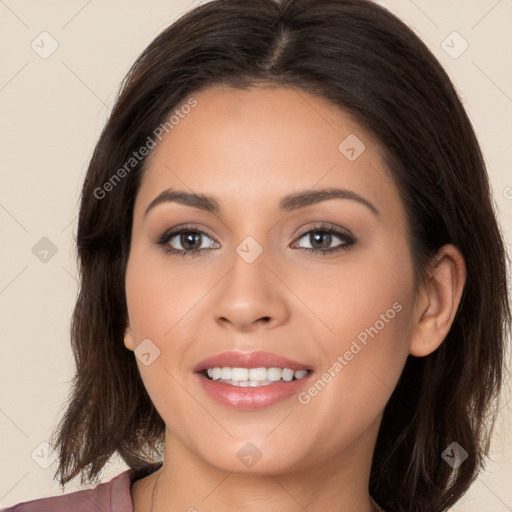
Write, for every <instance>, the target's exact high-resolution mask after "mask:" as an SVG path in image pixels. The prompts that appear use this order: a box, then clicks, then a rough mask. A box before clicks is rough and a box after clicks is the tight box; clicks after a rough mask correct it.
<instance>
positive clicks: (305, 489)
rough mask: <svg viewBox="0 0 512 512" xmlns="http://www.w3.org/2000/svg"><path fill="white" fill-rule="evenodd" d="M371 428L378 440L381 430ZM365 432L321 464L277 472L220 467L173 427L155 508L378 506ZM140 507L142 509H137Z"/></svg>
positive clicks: (365, 509)
mask: <svg viewBox="0 0 512 512" xmlns="http://www.w3.org/2000/svg"><path fill="white" fill-rule="evenodd" d="M377 431H378V425H377V429H376V430H375V432H373V431H372V432H368V433H367V435H370V436H373V441H375V438H376V437H375V436H376V432H377ZM370 444H371V449H369V443H368V438H365V439H363V438H361V439H359V440H357V441H355V442H354V443H352V444H351V445H350V446H349V447H347V448H346V449H344V450H343V451H340V452H339V453H337V454H333V455H332V457H330V458H328V459H327V460H326V459H325V458H324V459H322V460H320V461H318V462H317V463H316V464H315V463H314V464H311V465H309V466H307V467H305V466H306V465H307V464H302V465H301V469H298V470H295V471H291V472H286V473H283V472H280V473H274V472H272V471H260V472H256V471H253V472H250V473H235V472H233V471H223V470H221V469H219V468H216V467H214V466H212V465H210V464H208V463H206V462H205V461H204V460H203V459H200V458H198V457H197V456H196V454H195V453H193V452H191V451H189V450H188V449H187V448H186V447H185V446H184V445H183V444H182V443H180V442H179V440H178V439H177V438H175V437H173V436H172V434H170V433H169V431H167V433H166V442H165V452H164V462H163V465H162V468H161V469H160V470H159V471H158V476H156V475H155V476H156V478H154V479H153V481H154V484H153V485H152V489H151V490H152V492H151V495H152V496H151V497H150V500H148V501H150V502H151V498H152V503H153V505H152V508H151V509H148V510H150V511H151V512H162V511H166V512H178V511H180V512H183V511H188V512H197V511H201V512H214V511H215V512H217V511H219V510H222V511H223V512H235V511H237V512H238V511H239V510H241V509H242V510H244V511H247V512H256V511H258V512H259V511H261V510H279V511H280V512H296V511H297V510H308V512H320V511H322V512H349V511H350V512H352V511H354V510H358V511H360V512H374V511H375V507H374V505H373V503H372V500H371V498H370V496H369V493H368V482H369V476H370V468H371V460H372V453H373V446H374V442H373V443H371V442H370ZM136 512H137V511H136Z"/></svg>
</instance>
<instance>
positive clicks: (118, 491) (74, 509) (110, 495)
mask: <svg viewBox="0 0 512 512" xmlns="http://www.w3.org/2000/svg"><path fill="white" fill-rule="evenodd" d="M160 466H161V462H157V463H153V464H151V465H149V466H146V467H145V468H143V469H141V470H134V469H127V470H126V471H123V472H122V473H120V474H119V475H117V476H115V477H114V478H112V479H111V480H109V481H108V482H104V483H101V484H98V485H97V486H96V487H94V488H93V489H84V490H81V491H75V492H71V493H67V494H62V495H61V496H51V497H48V498H40V499H35V500H31V501H24V502H21V503H17V504H16V505H12V506H11V507H8V508H4V509H2V510H1V511H0V512H132V511H133V504H132V499H131V494H130V488H131V484H132V483H133V482H134V481H135V480H137V479H139V478H142V477H144V476H146V475H148V474H150V473H152V472H153V471H156V470H157V469H158V468H159V467H160Z"/></svg>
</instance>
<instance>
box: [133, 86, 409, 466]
mask: <svg viewBox="0 0 512 512" xmlns="http://www.w3.org/2000/svg"><path fill="white" fill-rule="evenodd" d="M194 98H195V100H196V101H197V104H196V105H195V106H194V107H193V108H192V109H190V112H189V113H188V114H187V115H184V116H182V118H180V120H179V123H178V124H176V125H175V126H174V127H173V129H172V130H170V131H169V132H168V134H166V135H165V136H164V138H163V139H162V141H161V142H160V143H159V144H158V145H157V146H156V147H155V148H154V149H153V152H152V154H151V160H150V161H148V166H147V168H146V171H145V174H144V176H143V179H142V182H141V185H140V189H139V191H138V195H137V198H136V202H135V209H134V220H133V228H132V244H131V250H130V256H129V261H128V266H127V274H126V296H127V304H128V313H129V326H128V336H127V337H126V338H125V344H126V347H127V348H128V349H130V350H134V349H135V350H136V355H137V364H138V367H139V370H140V374H141V376H142V379H143V381H144V385H145V386H146V388H147V391H148V393H149V396H150V397H151V400H152V401H153V403H154V405H155V407H156V409H157V410H158V412H159V413H160V415H161V417H162V418H163V420H164V421H165V423H166V427H167V432H166V445H167V444H168V443H172V444H173V445H174V446H176V447H182V448H184V449H185V450H186V451H188V453H190V454H193V455H194V456H195V457H197V460H200V461H203V462H204V463H207V464H209V465H212V466H214V467H217V468H220V469H223V470H226V471H237V472H243V471H249V469H248V467H249V466H247V465H244V462H243V460H242V458H243V457H242V456H241V455H243V454H249V455H255V456H256V458H259V457H261V458H259V460H258V461H257V463H256V464H254V468H253V469H250V471H253V472H254V471H262V472H266V471H271V472H274V473H275V472H284V471H291V470H298V469H301V468H306V467H309V466H312V465H314V464H317V463H322V464H327V463H329V461H333V462H334V461H336V460H339V459H340V458H342V457H343V455H344V454H345V455H346V454H348V453H351V451H352V452H353V451H354V450H356V447H358V448H357V449H358V450H359V452H360V451H361V450H364V449H365V447H368V446H371V444H372V442H373V441H374V440H375V436H376V435H377V431H378V427H379V424H380V420H381V416H382V411H383V409H384V407H385V405H386V402H387V401H388V399H389V397H390V395H391V392H392V390H393V389H394V387H395V385H396V383H397V381H398V378H399V376H400V374H401V371H402V369H403V366H404V364H405V360H406V358H407V355H408V350H409V343H410V339H411V325H412V322H411V318H412V316H413V311H414V302H415V297H416V295H415V291H414V290H415V288H414V274H413V266H412V260H411V253H410V248H409V244H408V239H407V220H406V213H405V210H404V207H403V204H402V202H401V200H400V198H399V195H398V191H397V189H396V187H395V186H394V184H393V182H392V180H391V178H390V177H389V175H388V174H387V172H386V168H385V165H384V162H383V159H382V156H381V152H380V148H379V145H378V143H377V142H376V141H375V140H374V139H373V138H372V137H371V136H370V135H369V134H368V133H366V132H365V131H364V130H363V129H362V128H361V127H360V126H359V125H358V124H357V123H356V122H355V121H354V120H353V119H352V118H351V117H349V116H348V115H347V114H346V113H344V112H342V111H341V110H339V109H337V108H335V107H334V106H332V105H331V104H330V103H328V102H327V101H325V100H322V99H319V98H317V97H315V96H312V95H309V94H307V93H305V92H304V91H299V90H294V89H288V88H286V89H285V88H274V89H270V88H266V89H264V88H253V89H250V90H245V91H241V90H236V89H231V88H227V87H226V88H222V87H214V88H210V89H208V90H205V91H202V92H200V93H199V94H197V95H194ZM324 189H340V190H343V191H344V192H343V193H340V194H339V195H331V196H329V195H328V194H324V195H323V196H318V195H316V196H314V197H313V198H311V196H310V197H309V200H303V201H300V200H299V199H297V197H299V196H300V195H301V194H304V193H307V194H310V193H312V192H319V191H321V190H324ZM169 190H171V191H173V192H177V191H181V192H186V193H194V194H202V195H204V196H208V197H210V198H212V200H213V201H212V202H213V204H214V205H216V206H217V207H218V208H217V209H216V210H215V211H213V209H210V210H206V209H203V208H200V207H197V205H196V206H192V205H191V204H190V203H189V204H184V203H183V202H179V201H175V200H171V197H170V196H169V195H167V196H165V194H164V195H162V192H164V191H169ZM290 195H294V196H295V195H297V197H295V199H296V200H291V199H288V200H286V199H285V198H286V197H287V196H290ZM157 197H159V199H158V200H157V201H155V198H157ZM303 199H304V198H303ZM306 199H307V198H306ZM148 207H149V210H148ZM180 230H182V231H181V232H180ZM192 251H196V252H192ZM137 347H138V348H137ZM227 351H235V352H239V353H242V355H245V354H249V353H251V354H252V353H254V352H256V351H264V352H268V353H271V354H274V355H276V356H280V357H284V358H288V359H290V360H292V361H293V362H295V364H298V365H299V366H300V367H301V368H306V369H307V370H308V373H307V375H306V376H305V377H303V378H302V379H298V380H293V381H292V382H287V381H284V380H283V377H284V376H285V373H286V372H283V373H282V374H278V376H277V378H280V376H281V380H280V381H276V382H274V383H272V384H270V385H269V388H268V389H269V390H270V389H271V388H272V389H271V390H270V391H268V390H265V386H261V385H260V386H254V387H252V386H236V385H235V386H233V385H230V384H229V383H225V382H222V381H221V382H219V381H216V382H214V381H211V380H207V377H206V376H205V375H204V374H202V373H198V372H197V371H196V370H197V369H198V365H199V367H201V365H200V363H201V362H202V361H204V360H205V359H206V358H210V357H212V356H216V355H218V354H222V353H224V352H227ZM142 354H144V355H143V357H141V355H142ZM219 361H220V362H219ZM219 361H217V362H209V363H207V364H206V365H202V367H201V368H204V367H205V366H207V367H210V368H212V367H214V366H219V367H223V366H224V365H225V366H226V367H244V368H252V367H260V366H263V367H267V368H268V367H281V366H286V364H285V363H284V362H279V360H277V362H275V361H274V362H272V359H269V360H254V361H252V362H253V363H254V365H251V364H249V365H244V364H242V362H240V361H238V360H233V361H234V362H232V363H230V361H229V360H224V361H222V359H220V360H219ZM262 361H263V362H262ZM281 363H282V364H281ZM288 366H292V367H293V363H291V362H288ZM291 369H292V370H293V368H291ZM303 373H304V372H303ZM270 374H271V372H268V373H267V374H266V375H267V378H270ZM292 374H293V375H294V376H300V374H296V373H293V372H292ZM222 375H223V376H224V377H225V378H229V376H228V374H227V373H223V374H222ZM238 375H242V376H243V371H242V373H240V372H238V373H237V372H233V373H232V374H231V377H232V379H233V380H236V379H235V376H236V378H238ZM250 375H251V376H254V375H255V374H254V373H251V374H250ZM288 375H290V373H288ZM240 378H242V377H240ZM271 378H275V377H271ZM237 382H238V381H237ZM281 386H282V387H281ZM251 393H252V394H251ZM248 443H252V444H248ZM177 451H179V450H177Z"/></svg>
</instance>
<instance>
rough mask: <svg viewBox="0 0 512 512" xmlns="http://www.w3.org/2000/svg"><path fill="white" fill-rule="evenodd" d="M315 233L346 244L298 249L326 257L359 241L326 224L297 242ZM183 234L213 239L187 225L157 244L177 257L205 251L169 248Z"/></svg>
mask: <svg viewBox="0 0 512 512" xmlns="http://www.w3.org/2000/svg"><path fill="white" fill-rule="evenodd" d="M314 232H321V233H327V234H330V235H335V236H336V237H338V238H340V239H341V240H342V242H344V243H343V244H342V245H340V246H338V247H335V248H331V249H311V248H309V247H297V249H299V250H300V251H304V252H308V253H314V254H317V253H320V252H321V253H322V254H323V255H325V254H326V253H331V254H332V253H336V252H338V251H347V250H349V249H350V248H351V247H352V246H353V245H354V244H355V243H356V241H357V240H356V239H355V238H354V237H353V236H350V235H348V234H347V233H345V232H343V231H340V230H338V229H335V228H333V227H331V226H328V225H324V224H322V225H319V226H315V227H313V228H311V229H309V230H308V231H305V232H304V233H301V234H300V235H299V237H298V239H297V240H300V239H301V238H303V237H304V236H305V235H309V234H311V233H314ZM182 233H199V234H201V235H204V236H206V237H208V238H211V237H210V236H209V235H208V234H207V233H205V232H204V231H202V230H201V229H197V228H195V227H193V226H188V225H185V226H181V227H179V228H173V229H170V230H168V231H166V232H165V233H163V234H162V235H161V236H160V237H159V238H158V240H157V241H156V244H157V245H159V246H162V247H163V249H164V250H165V252H166V253H168V254H172V255H175V256H183V257H195V255H196V254H197V253H200V252H201V251H204V250H205V249H204V248H203V249H193V250H191V251H184V250H182V249H174V248H172V247H169V246H168V243H169V241H170V240H171V239H172V238H174V237H175V236H176V235H180V234H182Z"/></svg>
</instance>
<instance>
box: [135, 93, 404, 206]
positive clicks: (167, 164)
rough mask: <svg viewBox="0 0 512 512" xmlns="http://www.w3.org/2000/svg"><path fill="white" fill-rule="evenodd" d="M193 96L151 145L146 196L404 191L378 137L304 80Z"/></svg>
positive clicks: (391, 195) (385, 194)
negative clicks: (299, 84)
mask: <svg viewBox="0 0 512 512" xmlns="http://www.w3.org/2000/svg"><path fill="white" fill-rule="evenodd" d="M191 98H192V99H193V100H194V103H192V104H195V106H193V107H192V108H187V109H183V111H182V112H181V115H179V116H176V117H175V120H176V121H178V122H175V123H174V124H173V126H172V128H171V129H169V131H168V133H167V134H164V136H163V138H162V140H161V142H159V143H158V144H157V146H156V147H155V148H154V149H153V150H152V154H151V158H150V159H149V160H148V162H147V166H146V170H145V173H144V176H143V179H142V183H141V187H140V189H139V194H138V199H137V201H138V202H139V203H144V204H146V205H147V204H148V203H149V202H150V201H151V200H152V199H153V198H154V197H155V196H156V195H158V194H159V193H160V192H161V191H162V190H163V189H166V188H179V189H189V190H190V191H193V192H198V193H204V194H207V195H212V196H216V197H219V198H220V199H221V201H222V200H223V198H238V199H239V201H240V205H239V206H244V207H247V206H248V205H249V204H252V205H257V204H259V205H260V206H262V207H263V206H264V205H266V204H270V202H271V201H274V200H275V202H277V201H278V199H279V198H280V197H281V196H283V195H285V194H289V193H290V192H293V191H294V190H304V189H305V188H314V187H315V186H318V187H322V188H323V187H330V186H335V187H340V186H342V187H344V188H348V189H352V190H354V191H356V192H357V193H359V194H362V195H365V194H366V196H369V197H374V198H375V196H380V197H381V199H382V200H384V201H396V199H397V194H396V190H394V186H393V184H392V183H391V180H390V179H389V176H388V175H387V172H386V167H385V164H384V161H383V158H382V150H381V147H380V145H379V144H378V142H377V141H375V140H374V138H373V137H372V136H371V135H370V134H369V133H367V132H366V131H365V130H363V129H362V128H361V126H360V125H359V124H358V123H357V121H356V120H355V119H354V118H353V117H352V116H350V115H349V114H348V113H346V112H344V111H342V110H341V109H339V108H337V107H336V106H334V105H333V104H332V103H330V102H329V101H327V100H325V99H323V98H320V97H318V96H314V95H311V94H309V93H307V92H305V91H303V90H301V89H297V88H284V87H253V88H250V89H246V90H241V89H235V88H231V87H227V86H216V87H212V88H209V89H206V90H203V91H201V92H199V93H197V94H195V95H192V96H191ZM187 101H188V103H189V104H191V103H190V98H188V99H187ZM183 104H185V103H183ZM183 104H182V105H183ZM176 111H178V113H180V107H179V106H178V107H177V108H176V109H175V111H174V112H175V113H176ZM185 112H187V113H185Z"/></svg>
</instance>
